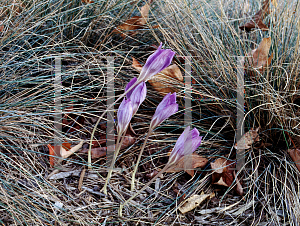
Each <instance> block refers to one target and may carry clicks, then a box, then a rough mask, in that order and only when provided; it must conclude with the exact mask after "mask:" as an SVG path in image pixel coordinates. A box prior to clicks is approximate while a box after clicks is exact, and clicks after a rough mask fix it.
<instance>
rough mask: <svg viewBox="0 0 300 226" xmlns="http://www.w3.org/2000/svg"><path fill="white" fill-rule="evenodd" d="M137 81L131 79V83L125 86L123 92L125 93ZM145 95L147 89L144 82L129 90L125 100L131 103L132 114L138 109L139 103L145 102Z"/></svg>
mask: <svg viewBox="0 0 300 226" xmlns="http://www.w3.org/2000/svg"><path fill="white" fill-rule="evenodd" d="M136 81H137V78H133V79H131V81H130V82H129V83H128V84H127V86H126V88H125V91H127V90H128V89H129V88H130V87H131V86H132V85H133V84H135V83H136ZM146 94H147V87H146V83H145V82H141V83H139V84H138V85H136V86H135V88H133V89H131V90H130V91H129V92H128V93H127V94H126V97H127V99H130V100H131V103H132V109H133V114H132V115H135V113H136V112H137V110H138V109H139V107H140V105H141V103H142V102H143V101H144V100H145V98H146Z"/></svg>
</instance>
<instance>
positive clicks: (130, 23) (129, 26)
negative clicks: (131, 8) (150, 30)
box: [113, 3, 150, 38]
mask: <svg viewBox="0 0 300 226" xmlns="http://www.w3.org/2000/svg"><path fill="white" fill-rule="evenodd" d="M149 10H150V4H149V3H146V4H145V5H144V6H143V7H141V10H140V12H141V16H134V17H131V18H129V19H128V20H126V21H125V22H124V23H123V24H121V25H119V26H118V27H117V28H116V29H114V30H113V33H116V34H121V37H122V38H125V37H126V35H125V34H124V31H130V32H127V35H130V36H134V35H136V34H137V33H138V31H135V30H137V29H141V28H143V26H144V25H145V24H146V23H147V19H148V15H149Z"/></svg>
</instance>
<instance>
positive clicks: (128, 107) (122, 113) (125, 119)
mask: <svg viewBox="0 0 300 226" xmlns="http://www.w3.org/2000/svg"><path fill="white" fill-rule="evenodd" d="M132 112H133V110H132V104H131V100H130V99H128V100H126V99H125V98H124V99H123V101H122V103H121V104H120V106H119V109H118V113H117V117H118V126H117V131H118V134H122V133H124V132H125V130H126V128H127V126H128V125H129V122H130V120H131V118H132Z"/></svg>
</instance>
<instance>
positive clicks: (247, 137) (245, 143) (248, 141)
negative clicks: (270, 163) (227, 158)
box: [234, 127, 259, 153]
mask: <svg viewBox="0 0 300 226" xmlns="http://www.w3.org/2000/svg"><path fill="white" fill-rule="evenodd" d="M258 131H259V127H258V128H257V129H250V130H249V131H248V132H247V133H245V134H244V135H243V136H242V138H241V139H240V140H239V141H238V142H237V143H236V144H235V145H234V148H235V149H237V153H240V152H241V151H242V150H245V149H249V148H251V145H252V144H253V143H255V142H257V141H259V135H258Z"/></svg>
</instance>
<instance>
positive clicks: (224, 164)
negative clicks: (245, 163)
mask: <svg viewBox="0 0 300 226" xmlns="http://www.w3.org/2000/svg"><path fill="white" fill-rule="evenodd" d="M210 165H211V169H212V170H214V171H213V174H212V184H217V185H222V186H225V187H230V186H231V185H232V183H233V182H234V181H236V184H235V185H234V187H233V189H234V190H235V191H236V192H237V193H238V194H239V195H243V188H242V185H241V184H240V182H239V180H238V178H237V177H236V173H235V170H234V167H235V162H234V161H230V160H227V159H225V158H218V159H216V161H215V162H212V163H210Z"/></svg>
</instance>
